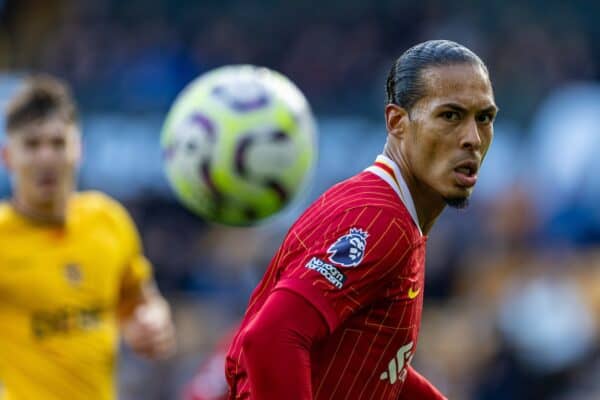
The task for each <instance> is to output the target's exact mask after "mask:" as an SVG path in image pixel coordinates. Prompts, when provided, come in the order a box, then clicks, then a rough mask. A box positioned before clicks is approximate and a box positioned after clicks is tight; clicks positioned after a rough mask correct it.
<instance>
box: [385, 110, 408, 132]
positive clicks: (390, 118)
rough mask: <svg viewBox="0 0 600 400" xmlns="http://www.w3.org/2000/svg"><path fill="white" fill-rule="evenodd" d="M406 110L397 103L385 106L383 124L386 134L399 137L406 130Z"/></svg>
mask: <svg viewBox="0 0 600 400" xmlns="http://www.w3.org/2000/svg"><path fill="white" fill-rule="evenodd" d="M408 122H409V118H408V112H407V111H406V110H405V109H404V108H402V107H400V106H399V105H397V104H388V105H387V106H385V125H386V128H387V131H388V134H390V135H392V136H393V137H395V138H396V139H400V138H401V137H402V135H404V133H406V131H407V130H408Z"/></svg>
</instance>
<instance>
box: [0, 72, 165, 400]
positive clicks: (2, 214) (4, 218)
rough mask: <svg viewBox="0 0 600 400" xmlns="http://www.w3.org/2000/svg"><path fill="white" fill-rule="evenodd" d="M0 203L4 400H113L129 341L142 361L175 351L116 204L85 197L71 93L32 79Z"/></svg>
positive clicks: (9, 118) (11, 112) (17, 107)
mask: <svg viewBox="0 0 600 400" xmlns="http://www.w3.org/2000/svg"><path fill="white" fill-rule="evenodd" d="M6 133H7V139H6V143H5V146H4V147H3V149H2V158H3V161H4V164H5V166H6V168H7V169H8V171H9V172H10V174H11V177H12V185H13V192H12V198H11V200H10V201H9V202H6V203H2V204H0V381H1V382H2V384H3V386H4V397H2V395H0V398H2V399H3V400H32V399H34V400H37V399H44V400H55V399H56V400H58V399H60V400H66V399H69V400H75V399H86V400H92V399H114V398H115V392H116V390H115V374H116V370H115V362H116V355H117V348H118V338H119V335H118V334H119V331H120V332H121V333H122V334H123V338H124V341H125V342H126V343H127V344H128V345H129V346H131V347H132V348H133V349H134V350H135V351H136V352H138V353H140V354H141V355H144V356H147V357H150V358H162V357H167V356H168V355H170V354H171V353H172V352H173V349H174V330H173V325H172V322H171V315H170V311H169V307H168V305H167V303H166V301H165V300H164V299H163V297H162V296H161V295H160V294H159V292H158V290H157V289H156V287H155V285H154V283H153V280H152V278H151V270H150V265H149V263H148V261H147V260H146V259H145V258H144V255H143V253H142V249H141V245H140V239H139V236H138V233H137V230H136V228H135V226H134V224H133V222H132V220H131V218H130V217H129V215H128V214H127V212H126V211H125V209H124V208H123V207H122V206H121V205H120V204H119V203H118V202H116V201H115V200H112V199H111V198H109V197H108V196H106V195H104V194H102V193H99V192H76V191H75V180H76V171H77V167H78V164H79V161H80V158H81V140H80V132H79V127H78V123H77V111H76V106H75V104H74V102H73V101H72V99H71V96H70V94H69V91H68V89H67V88H66V87H65V85H64V84H62V83H61V82H60V81H58V80H56V79H54V78H51V77H35V78H31V79H30V80H29V81H28V82H27V83H26V84H25V85H24V87H23V89H22V90H21V91H20V92H19V93H17V95H16V96H15V97H14V98H13V99H12V101H11V102H10V103H9V105H8V108H7V111H6Z"/></svg>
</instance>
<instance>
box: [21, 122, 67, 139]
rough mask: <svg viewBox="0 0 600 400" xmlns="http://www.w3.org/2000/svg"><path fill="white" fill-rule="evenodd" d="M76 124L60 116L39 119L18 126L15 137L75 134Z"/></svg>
mask: <svg viewBox="0 0 600 400" xmlns="http://www.w3.org/2000/svg"><path fill="white" fill-rule="evenodd" d="M77 132H78V130H77V126H76V125H75V124H74V123H71V122H67V121H64V120H63V119H60V118H50V119H45V120H40V121H31V122H30V123H28V124H25V125H23V126H22V127H21V128H19V132H18V133H17V134H16V135H14V136H15V137H28V138H31V137H40V138H41V137H56V136H66V135H71V134H76V133H77Z"/></svg>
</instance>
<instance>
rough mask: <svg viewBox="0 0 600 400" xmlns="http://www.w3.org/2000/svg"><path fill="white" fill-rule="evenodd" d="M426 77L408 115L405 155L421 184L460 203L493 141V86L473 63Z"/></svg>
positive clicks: (432, 69) (450, 201)
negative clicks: (421, 90)
mask: <svg viewBox="0 0 600 400" xmlns="http://www.w3.org/2000/svg"><path fill="white" fill-rule="evenodd" d="M421 78H422V82H423V84H424V86H425V91H424V93H425V94H424V96H423V97H422V98H421V99H420V100H419V101H417V103H416V104H415V105H414V106H413V108H412V110H411V111H410V113H409V115H410V118H409V122H408V129H407V133H408V134H407V135H404V139H403V141H402V144H401V146H402V147H401V151H402V153H403V158H404V159H405V160H406V162H407V163H408V164H409V168H410V170H411V171H412V173H413V175H414V177H415V178H416V180H417V181H418V182H419V184H422V185H425V186H426V187H427V188H428V189H430V190H432V191H433V192H435V193H437V194H439V195H441V197H442V198H443V199H444V200H445V201H446V203H447V204H449V205H451V206H457V207H461V206H463V205H465V204H466V202H467V199H468V198H469V196H470V195H471V193H472V191H473V187H474V185H475V183H476V182H477V173H478V171H479V167H480V165H481V162H482V160H483V158H484V157H485V154H486V153H487V150H488V148H489V146H490V143H491V142H492V137H493V120H494V118H495V116H496V106H495V104H494V94H493V90H492V86H491V84H490V81H489V78H488V76H487V74H486V72H485V71H484V70H483V68H482V67H481V66H479V65H474V64H456V65H449V66H440V67H430V68H427V69H425V70H424V71H423V73H422V76H421Z"/></svg>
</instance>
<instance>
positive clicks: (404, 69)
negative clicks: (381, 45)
mask: <svg viewBox="0 0 600 400" xmlns="http://www.w3.org/2000/svg"><path fill="white" fill-rule="evenodd" d="M463 63H465V64H477V65H480V66H481V67H482V68H483V69H484V71H485V72H486V74H487V73H488V71H487V67H486V66H485V64H484V63H483V61H481V59H480V58H479V56H478V55H477V54H475V53H473V52H472V51H471V50H469V49H467V48H466V47H465V46H463V45H460V44H458V43H456V42H452V41H450V40H429V41H427V42H423V43H419V44H417V45H416V46H413V47H411V48H410V49H408V50H406V51H405V52H404V53H403V54H402V55H401V56H400V57H399V58H398V59H397V60H396V61H395V62H394V64H393V65H392V68H391V70H390V73H389V75H388V78H387V84H386V92H387V103H388V104H396V105H399V106H400V107H402V108H404V109H406V110H407V111H410V110H411V109H412V107H413V106H414V105H415V103H416V102H417V101H419V99H421V98H422V97H423V96H424V95H425V85H424V84H423V79H422V72H423V70H425V69H426V68H429V67H437V66H444V65H454V64H463Z"/></svg>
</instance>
